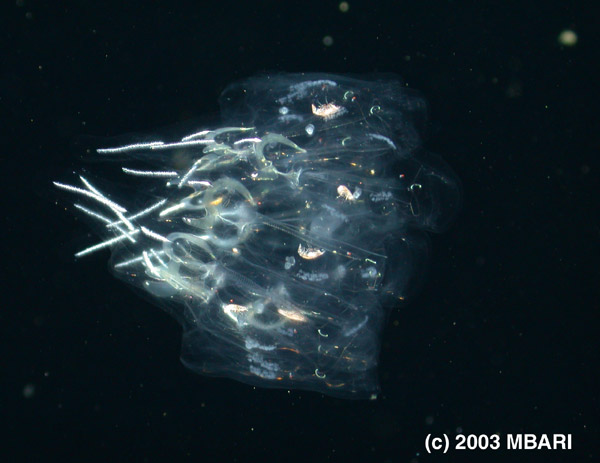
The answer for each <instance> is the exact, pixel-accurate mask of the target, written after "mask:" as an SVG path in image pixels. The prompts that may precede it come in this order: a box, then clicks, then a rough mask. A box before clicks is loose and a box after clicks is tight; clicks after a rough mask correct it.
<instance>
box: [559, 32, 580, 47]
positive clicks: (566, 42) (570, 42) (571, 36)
mask: <svg viewBox="0 0 600 463" xmlns="http://www.w3.org/2000/svg"><path fill="white" fill-rule="evenodd" d="M577 40H578V37H577V34H576V33H575V31H572V30H570V29H565V30H564V31H562V32H561V33H560V34H559V35H558V43H559V44H561V45H563V46H565V47H573V46H575V45H576V44H577Z"/></svg>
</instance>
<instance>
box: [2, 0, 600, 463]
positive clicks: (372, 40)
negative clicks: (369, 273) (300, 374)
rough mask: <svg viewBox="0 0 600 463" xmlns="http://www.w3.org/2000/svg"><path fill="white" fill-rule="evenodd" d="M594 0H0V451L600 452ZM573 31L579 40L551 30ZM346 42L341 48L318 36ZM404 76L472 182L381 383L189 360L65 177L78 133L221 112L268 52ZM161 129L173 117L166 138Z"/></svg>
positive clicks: (255, 454)
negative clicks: (470, 446) (438, 437)
mask: <svg viewBox="0 0 600 463" xmlns="http://www.w3.org/2000/svg"><path fill="white" fill-rule="evenodd" d="M584 3H585V2H576V1H570V2H569V1H567V2H564V1H535V2H533V1H520V2H513V1H502V2H495V1H487V2H475V1H465V2H456V1H454V2H452V1H435V2H428V1H425V2H417V1H411V2H404V1H393V2H377V1H371V2H354V1H351V2H349V10H348V11H347V12H342V11H340V8H339V2H335V1H333V2H330V1H305V2H287V3H286V2H281V1H264V2H232V3H228V2H225V1H222V2H206V3H205V2H194V1H181V2H174V1H173V2H171V1H169V2H168V1H147V2H143V1H128V2H116V1H106V2H98V1H79V2H42V1H33V0H18V1H17V2H16V3H15V1H14V0H12V1H9V2H7V3H6V4H5V5H4V6H3V7H2V13H1V16H0V24H1V25H2V27H1V28H0V37H1V39H0V44H1V45H2V49H3V51H2V55H1V65H0V111H1V114H2V116H1V127H0V134H1V139H2V151H1V152H0V172H1V173H2V181H1V188H2V203H1V204H2V209H1V210H0V219H1V221H2V222H1V227H0V230H1V231H0V236H2V237H3V238H2V246H1V255H0V259H1V260H0V262H2V264H1V267H0V269H1V270H0V275H2V280H1V281H2V289H3V291H2V303H1V308H0V323H1V327H2V328H1V331H0V346H1V347H0V427H1V428H2V429H1V432H0V444H1V445H0V452H1V454H2V455H3V456H2V457H1V459H2V461H7V462H8V461H30V462H32V461H81V462H89V461H220V462H225V461H236V462H238V461H239V462H245V461H268V462H279V461H282V462H285V461H303V462H307V463H308V462H320V461H332V462H334V461H340V462H347V461H364V462H367V461H368V462H417V461H437V460H440V461H441V460H443V461H473V460H474V459H477V461H590V462H592V461H598V458H599V450H598V438H599V434H600V428H599V420H598V417H599V414H600V413H599V404H598V388H599V384H598V375H597V373H598V311H599V304H598V284H599V278H598V277H599V275H598V265H597V262H598V257H599V247H598V239H599V230H600V228H599V225H600V221H599V209H598V202H597V196H598V192H599V190H598V172H599V168H600V165H599V162H598V154H599V149H600V135H599V133H600V123H599V118H598V86H597V79H598V65H597V63H598V58H599V53H598V45H599V42H598V38H599V37H598V36H599V33H598V26H597V24H598V22H597V20H595V19H594V17H593V14H592V12H591V11H588V10H587V9H586V8H585V7H584ZM566 29H571V30H573V31H575V32H576V33H577V36H578V42H577V43H576V44H575V45H574V46H564V45H561V44H560V43H559V41H558V37H559V34H560V33H561V32H562V31H564V30H566ZM326 37H330V38H331V39H332V41H333V43H332V44H330V45H325V44H324V38H326ZM265 71H269V72H279V71H287V72H298V71H322V72H332V73H346V72H352V73H365V72H374V71H380V72H394V73H397V74H399V75H400V76H402V78H403V79H404V80H405V81H406V82H407V83H408V84H409V86H411V87H413V88H416V89H419V90H420V91H421V92H422V93H423V94H424V95H425V96H426V98H427V100H428V102H429V124H428V126H427V139H426V147H427V148H428V149H429V150H431V151H433V152H437V153H440V154H442V155H443V156H444V158H445V159H446V161H447V162H448V163H449V164H450V165H451V166H452V167H453V169H454V170H455V171H456V173H457V175H458V176H459V177H460V179H461V181H462V185H463V190H464V201H463V208H462V211H461V213H460V214H459V216H458V219H457V221H456V223H455V224H454V225H453V226H452V227H451V228H450V230H449V231H447V232H446V233H445V234H443V235H439V236H433V237H432V243H433V252H432V256H431V268H430V272H429V275H428V277H427V280H426V282H425V284H424V287H423V290H422V292H421V293H420V294H419V295H418V296H417V297H416V298H414V299H413V301H411V302H410V303H409V304H407V305H405V306H402V307H397V308H395V309H394V310H393V311H392V313H391V317H390V321H389V323H388V326H387V328H386V330H385V332H384V338H383V349H382V354H381V369H380V372H381V385H382V394H381V396H380V398H379V400H377V401H374V402H369V401H366V402H364V401H362V402H361V401H359V402H356V401H355V402H353V401H344V400H336V399H331V398H328V397H324V396H322V395H320V394H316V393H308V392H298V391H285V390H265V389H259V388H252V387H249V386H247V385H244V384H240V383H237V382H233V381H230V380H223V379H211V378H204V377H200V376H197V375H195V374H193V373H191V372H189V371H187V370H186V369H185V368H184V367H183V366H182V365H181V364H180V363H179V361H178V355H179V342H180V330H179V327H178V326H177V325H176V323H175V321H173V320H172V319H171V318H169V317H168V316H167V315H166V314H164V313H163V312H161V311H160V310H159V309H158V308H156V307H154V306H152V305H150V304H149V303H147V302H146V301H144V300H142V299H140V298H139V297H138V296H137V295H136V294H134V293H133V292H131V291H130V290H129V288H127V287H125V286H124V285H123V284H122V283H120V282H118V281H117V280H114V279H113V278H112V276H111V275H110V274H109V272H108V271H107V269H106V260H107V257H108V256H107V254H103V255H97V256H93V257H90V258H89V259H87V260H83V261H81V262H77V263H76V262H75V261H74V260H73V258H72V254H73V252H74V251H75V250H78V249H81V248H82V247H85V246H86V245H87V243H89V242H90V240H91V239H92V238H91V235H89V230H88V228H87V227H86V226H85V224H83V223H81V222H80V221H76V220H74V218H73V217H72V216H70V215H68V214H66V213H65V212H64V210H63V209H62V208H60V207H58V206H56V204H55V203H54V202H53V195H54V194H55V192H54V191H53V190H51V188H50V186H49V181H50V180H52V179H56V178H64V174H65V172H68V170H69V168H71V167H73V166H74V165H75V164H76V163H77V162H78V158H77V156H76V155H75V154H74V153H73V150H72V149H71V146H72V140H73V139H75V138H76V137H78V136H80V135H82V134H87V135H94V136H102V137H103V136H113V135H118V134H122V133H127V132H149V133H159V134H160V129H157V128H160V127H162V126H165V125H168V124H172V123H176V122H182V121H186V120H188V119H192V118H198V117H200V118H203V117H205V116H206V115H209V116H210V115H216V114H217V112H218V107H217V98H218V95H219V93H220V92H221V91H222V90H223V88H224V87H225V86H226V85H227V84H228V83H230V82H232V81H235V80H237V79H239V78H242V77H247V76H249V75H253V74H256V73H257V72H265ZM155 130H157V131H156V132H153V131H155ZM460 432H462V433H473V434H493V433H501V434H502V435H503V434H506V433H519V432H528V433H536V434H541V433H572V434H573V447H574V449H573V451H572V452H554V453H549V452H537V451H529V452H523V451H521V452H516V451H515V452H512V453H505V452H500V451H498V452H493V451H486V452H477V453H473V452H463V453H458V452H455V451H451V452H450V454H449V455H446V456H445V457H442V456H437V457H430V456H427V455H425V452H424V439H425V436H426V435H427V434H428V433H434V434H441V433H448V434H449V435H455V434H456V433H460Z"/></svg>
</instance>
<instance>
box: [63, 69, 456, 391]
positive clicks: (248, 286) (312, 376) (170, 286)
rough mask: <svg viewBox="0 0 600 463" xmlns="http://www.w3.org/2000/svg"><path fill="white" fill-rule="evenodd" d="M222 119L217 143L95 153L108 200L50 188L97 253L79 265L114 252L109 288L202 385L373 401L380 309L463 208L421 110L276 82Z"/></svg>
mask: <svg viewBox="0 0 600 463" xmlns="http://www.w3.org/2000/svg"><path fill="white" fill-rule="evenodd" d="M220 103H221V108H222V117H223V123H222V125H221V126H220V127H217V128H209V129H206V130H198V131H195V132H194V133H190V134H186V135H185V136H183V137H179V138H178V139H175V140H162V139H159V138H158V137H157V138H156V139H153V140H150V141H147V140H146V141H144V142H140V141H139V140H132V142H131V143H129V144H123V145H121V146H116V147H104V148H100V149H98V150H97V152H98V154H97V156H100V157H102V158H104V159H106V160H116V159H119V160H125V165H118V166H115V164H114V163H111V164H110V165H111V166H115V172H116V171H120V173H121V174H123V176H122V177H123V179H122V180H120V179H119V180H118V181H116V182H115V181H114V180H113V181H112V182H111V183H113V184H115V186H114V187H107V188H109V191H104V190H103V189H102V188H100V187H99V186H98V185H99V183H104V182H102V181H101V180H100V181H99V182H97V181H91V180H90V178H89V177H88V176H87V175H82V176H80V179H81V185H80V186H72V185H68V184H64V183H58V182H55V184H56V185H57V186H58V187H59V188H61V189H63V190H66V191H69V192H71V193H75V194H78V195H79V196H80V197H81V199H82V201H83V202H82V203H78V204H77V205H76V207H77V208H78V209H79V210H80V211H82V212H83V213H85V215H86V216H88V217H89V218H91V219H93V221H94V222H95V223H97V224H98V225H97V227H96V229H97V232H98V234H99V235H100V236H102V238H103V241H102V242H100V243H98V244H96V245H94V246H91V247H90V248H88V249H85V250H84V251H81V252H80V253H78V254H77V255H78V256H84V255H87V254H90V253H91V252H94V251H97V250H99V249H103V248H111V249H112V259H111V268H112V269H113V270H114V272H115V274H116V275H117V276H118V277H119V278H122V279H124V280H125V281H127V282H128V283H131V284H132V285H134V286H136V287H138V288H142V289H143V291H145V292H146V293H147V294H148V295H150V296H151V297H152V299H153V301H155V302H156V303H158V304H159V305H160V306H161V307H163V308H164V309H165V310H167V311H168V312H169V313H171V314H172V315H173V316H175V317H176V318H177V320H178V321H179V322H180V323H181V325H182V326H183V347H182V361H183V363H184V364H185V365H186V366H187V367H188V368H190V369H192V370H194V371H196V372H198V373H201V374H206V375H214V376H224V377H230V378H234V379H237V380H239V381H243V382H246V383H250V384H254V385H258V386H264V387H277V388H298V389H308V390H314V391H319V392H322V393H325V394H329V395H333V396H338V397H347V398H370V397H374V396H376V394H377V392H378V389H379V386H378V380H377V362H378V356H379V350H380V336H381V331H382V326H383V323H384V321H385V319H386V315H387V310H386V309H385V307H388V308H389V307H390V306H391V304H393V302H394V301H397V300H401V299H404V298H405V297H406V295H407V293H409V292H411V290H412V289H413V287H414V285H415V284H416V283H415V281H414V278H413V276H414V275H415V274H419V268H420V267H421V266H422V265H423V263H424V261H425V259H426V257H427V250H428V247H427V240H426V239H425V238H424V234H423V231H426V230H430V231H441V230H442V229H443V228H444V227H445V226H446V225H447V224H448V223H449V222H450V220H451V219H452V217H453V215H454V213H455V211H456V209H457V206H458V202H459V196H460V195H459V188H458V184H457V181H456V179H455V177H454V175H453V174H452V173H451V171H450V170H449V169H448V168H447V167H445V165H444V163H443V162H442V161H440V160H439V159H436V158H434V157H433V156H430V155H426V154H425V153H424V152H422V150H421V149H420V144H421V141H420V136H419V130H418V128H419V125H420V124H421V123H422V121H423V118H424V110H425V105H424V102H423V100H422V99H421V98H420V97H419V96H418V95H417V94H416V93H414V92H412V91H410V90H408V89H406V88H404V87H403V86H402V85H401V84H400V82H398V81H397V80H394V79H390V78H386V79H371V80H360V79H355V78H350V77H345V76H338V75H326V74H277V75H264V76H259V77H254V78H250V79H247V80H244V81H241V82H238V83H235V84H233V85H231V86H229V87H227V88H226V89H225V91H224V92H223V94H222V96H221V99H220ZM113 175H114V174H109V176H110V177H111V178H114V177H112V176H113ZM127 177H128V178H127ZM132 187H133V190H132ZM101 190H102V191H101ZM125 191H127V193H125ZM119 192H121V194H119ZM116 197H121V198H122V201H117V200H115V199H114V198H116ZM84 202H85V203H87V204H84ZM132 205H133V207H132ZM140 205H141V206H140Z"/></svg>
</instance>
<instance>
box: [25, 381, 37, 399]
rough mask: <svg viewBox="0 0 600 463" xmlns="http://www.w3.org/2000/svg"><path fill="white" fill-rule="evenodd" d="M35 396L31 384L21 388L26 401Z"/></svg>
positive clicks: (33, 386) (33, 387)
mask: <svg viewBox="0 0 600 463" xmlns="http://www.w3.org/2000/svg"><path fill="white" fill-rule="evenodd" d="M34 395H35V385H33V384H31V383H30V384H26V385H25V387H23V397H25V398H26V399H31V398H32V397H33V396H34Z"/></svg>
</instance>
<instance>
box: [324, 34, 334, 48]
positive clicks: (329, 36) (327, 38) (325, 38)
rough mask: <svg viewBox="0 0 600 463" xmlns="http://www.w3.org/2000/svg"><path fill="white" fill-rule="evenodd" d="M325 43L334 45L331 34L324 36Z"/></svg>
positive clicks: (327, 45)
mask: <svg viewBox="0 0 600 463" xmlns="http://www.w3.org/2000/svg"><path fill="white" fill-rule="evenodd" d="M323 45H325V46H326V47H330V46H332V45H333V37H331V35H326V36H325V37H323Z"/></svg>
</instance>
